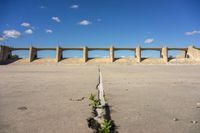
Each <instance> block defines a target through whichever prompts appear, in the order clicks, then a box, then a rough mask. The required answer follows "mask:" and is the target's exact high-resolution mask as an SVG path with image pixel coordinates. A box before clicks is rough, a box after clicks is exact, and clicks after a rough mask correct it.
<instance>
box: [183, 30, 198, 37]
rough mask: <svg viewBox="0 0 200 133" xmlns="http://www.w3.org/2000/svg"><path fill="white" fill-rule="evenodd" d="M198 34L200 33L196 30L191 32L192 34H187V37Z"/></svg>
mask: <svg viewBox="0 0 200 133" xmlns="http://www.w3.org/2000/svg"><path fill="white" fill-rule="evenodd" d="M196 34H200V31H197V30H194V31H190V32H186V33H185V35H188V36H191V35H196Z"/></svg>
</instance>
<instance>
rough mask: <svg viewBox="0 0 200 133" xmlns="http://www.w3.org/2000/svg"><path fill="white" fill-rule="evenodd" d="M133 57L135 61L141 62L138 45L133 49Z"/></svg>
mask: <svg viewBox="0 0 200 133" xmlns="http://www.w3.org/2000/svg"><path fill="white" fill-rule="evenodd" d="M135 57H136V58H137V62H141V47H140V46H138V47H136V49H135Z"/></svg>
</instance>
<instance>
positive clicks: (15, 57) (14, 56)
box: [10, 55, 19, 59]
mask: <svg viewBox="0 0 200 133" xmlns="http://www.w3.org/2000/svg"><path fill="white" fill-rule="evenodd" d="M10 58H11V59H18V58H19V56H18V55H11V57H10Z"/></svg>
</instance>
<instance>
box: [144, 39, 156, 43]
mask: <svg viewBox="0 0 200 133" xmlns="http://www.w3.org/2000/svg"><path fill="white" fill-rule="evenodd" d="M154 41H155V40H154V39H153V38H147V39H145V40H144V43H147V44H149V43H153V42H154Z"/></svg>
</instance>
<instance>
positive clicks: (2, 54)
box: [0, 46, 12, 63]
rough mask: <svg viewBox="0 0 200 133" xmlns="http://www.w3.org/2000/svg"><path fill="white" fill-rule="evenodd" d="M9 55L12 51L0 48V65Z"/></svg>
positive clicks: (3, 47)
mask: <svg viewBox="0 0 200 133" xmlns="http://www.w3.org/2000/svg"><path fill="white" fill-rule="evenodd" d="M11 55H12V51H11V49H10V47H7V46H0V63H4V62H5V61H6V60H7V59H8V58H9V57H11Z"/></svg>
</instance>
